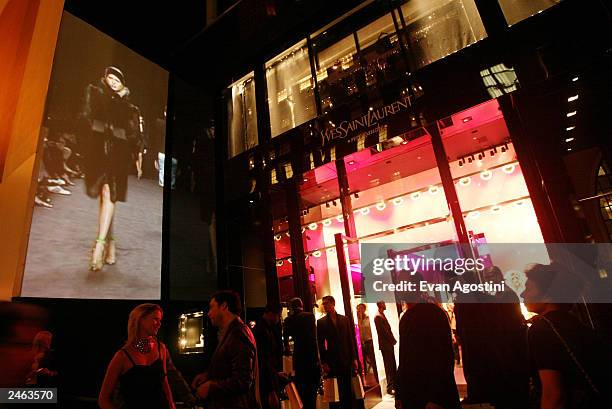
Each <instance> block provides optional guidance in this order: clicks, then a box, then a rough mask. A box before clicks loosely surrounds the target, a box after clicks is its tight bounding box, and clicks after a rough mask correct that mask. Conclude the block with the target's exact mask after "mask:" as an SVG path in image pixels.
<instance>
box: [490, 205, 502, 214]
mask: <svg viewBox="0 0 612 409" xmlns="http://www.w3.org/2000/svg"><path fill="white" fill-rule="evenodd" d="M501 209H502V207H501V206H500V205H495V206H492V207H491V213H495V214H498V213H499V212H501Z"/></svg>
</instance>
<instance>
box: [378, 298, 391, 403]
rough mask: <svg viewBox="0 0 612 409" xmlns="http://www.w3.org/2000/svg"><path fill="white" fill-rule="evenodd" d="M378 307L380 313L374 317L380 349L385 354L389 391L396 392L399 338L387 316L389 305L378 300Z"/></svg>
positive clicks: (384, 360)
mask: <svg viewBox="0 0 612 409" xmlns="http://www.w3.org/2000/svg"><path fill="white" fill-rule="evenodd" d="M376 306H377V307H378V314H376V316H375V317H374V324H375V325H376V332H377V333H378V349H380V353H381V354H382V356H383V362H384V364H385V375H386V377H387V393H388V394H394V393H395V373H396V370H397V364H396V362H395V350H394V348H395V344H397V340H396V339H395V337H394V336H393V332H392V331H391V325H389V321H388V320H387V317H385V310H386V309H387V305H386V304H385V302H384V301H378V302H377V303H376Z"/></svg>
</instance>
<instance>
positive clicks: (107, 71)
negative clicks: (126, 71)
mask: <svg viewBox="0 0 612 409" xmlns="http://www.w3.org/2000/svg"><path fill="white" fill-rule="evenodd" d="M108 74H113V75H114V76H115V77H117V78H119V80H120V81H121V83H122V84H123V85H125V77H124V76H123V73H122V72H121V70H120V69H119V68H117V67H106V68H105V69H104V76H105V77H106V76H107V75H108Z"/></svg>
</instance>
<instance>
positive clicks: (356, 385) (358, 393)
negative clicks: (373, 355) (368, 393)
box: [351, 374, 365, 399]
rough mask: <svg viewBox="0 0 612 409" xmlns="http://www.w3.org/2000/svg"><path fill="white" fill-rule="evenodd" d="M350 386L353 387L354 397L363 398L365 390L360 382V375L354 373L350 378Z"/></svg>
mask: <svg viewBox="0 0 612 409" xmlns="http://www.w3.org/2000/svg"><path fill="white" fill-rule="evenodd" d="M351 386H352V388H353V396H354V397H355V399H365V390H364V389H363V383H362V382H361V376H359V375H358V374H354V375H353V377H352V378H351Z"/></svg>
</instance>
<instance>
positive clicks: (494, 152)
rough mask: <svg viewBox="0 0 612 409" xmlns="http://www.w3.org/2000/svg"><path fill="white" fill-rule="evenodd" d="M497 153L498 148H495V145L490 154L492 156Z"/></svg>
mask: <svg viewBox="0 0 612 409" xmlns="http://www.w3.org/2000/svg"><path fill="white" fill-rule="evenodd" d="M496 153H497V148H495V147H494V148H493V149H491V151H490V152H489V154H490V155H491V156H495V154H496Z"/></svg>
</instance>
